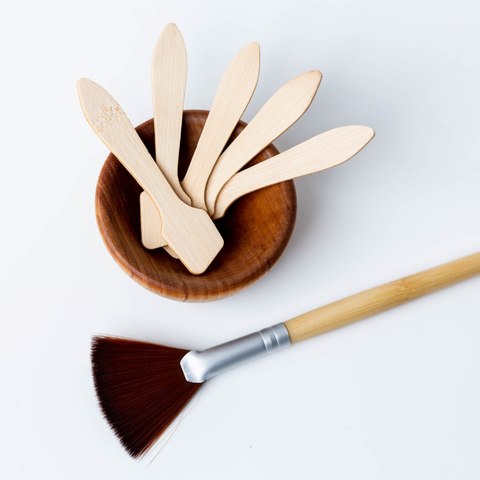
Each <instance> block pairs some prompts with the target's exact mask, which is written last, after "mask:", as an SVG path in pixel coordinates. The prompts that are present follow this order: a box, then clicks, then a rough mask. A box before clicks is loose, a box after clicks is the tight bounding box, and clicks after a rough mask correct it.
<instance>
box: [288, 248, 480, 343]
mask: <svg viewBox="0 0 480 480" xmlns="http://www.w3.org/2000/svg"><path fill="white" fill-rule="evenodd" d="M478 274H480V252H479V253H475V254H473V255H469V256H468V257H463V258H460V259H459V260H455V261H453V262H450V263H445V264H444V265H440V266H438V267H435V268H431V269H429V270H425V271H423V272H420V273H416V274H415V275H410V276H408V277H404V278H401V279H400V280H396V281H394V282H391V283H387V284H386V285H382V286H380V287H375V288H372V289H370V290H366V291H365V292H361V293H357V294H356V295H352V296H351V297H348V298H345V299H343V300H339V301H338V302H334V303H331V304H329V305H325V306H324V307H320V308H317V309H316V310H312V311H311V312H307V313H304V314H303V315H300V316H298V317H295V318H292V319H291V320H289V321H287V322H285V326H286V327H287V330H288V333H289V335H290V340H291V342H292V343H296V342H300V341H301V340H306V339H307V338H311V337H314V336H316V335H320V334H322V333H326V332H329V331H330V330H334V329H335V328H339V327H343V326H344V325H348V324H350V323H353V322H356V321H357V320H363V319H364V318H367V317H370V316H372V315H375V314H376V313H380V312H383V311H384V310H388V309H389V308H393V307H396V306H398V305H401V304H402V303H406V302H408V301H410V300H414V299H415V298H418V297H421V296H423V295H426V294H427V293H432V292H435V291H436V290H440V289H441V288H444V287H448V286H450V285H453V284H455V283H457V282H460V281H462V280H466V279H468V278H470V277H473V276H475V275H478Z"/></svg>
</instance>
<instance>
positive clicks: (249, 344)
mask: <svg viewBox="0 0 480 480" xmlns="http://www.w3.org/2000/svg"><path fill="white" fill-rule="evenodd" d="M290 343H291V342H290V336H289V335H288V331H287V327H285V325H284V324H283V323H279V324H277V325H274V326H273V327H268V328H264V329H263V330H260V331H259V332H255V333H251V334H250V335H246V336H245V337H241V338H237V339H236V340H232V341H231V342H227V343H222V344H221V345H217V346H216V347H212V348H208V349H207V350H202V351H201V352H199V351H197V350H192V351H190V352H188V353H187V354H186V355H185V356H184V357H183V358H182V360H181V362H180V365H181V367H182V370H183V374H184V375H185V378H186V379H187V381H189V382H191V383H203V382H204V381H205V380H208V379H209V378H212V377H214V376H215V375H218V374H219V373H223V372H226V371H227V370H230V369H231V368H234V367H238V366H239V365H243V364H244V363H247V362H250V361H251V360H255V359H257V358H260V357H263V356H264V355H267V354H269V353H273V352H276V351H277V350H280V349H282V348H285V347H288V346H290Z"/></svg>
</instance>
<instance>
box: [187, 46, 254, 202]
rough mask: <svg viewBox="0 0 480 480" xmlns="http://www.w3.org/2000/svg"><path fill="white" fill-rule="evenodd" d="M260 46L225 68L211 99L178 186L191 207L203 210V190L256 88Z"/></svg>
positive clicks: (247, 48) (239, 56) (238, 55)
mask: <svg viewBox="0 0 480 480" xmlns="http://www.w3.org/2000/svg"><path fill="white" fill-rule="evenodd" d="M259 70H260V47H259V46H258V43H255V42H253V43H250V44H249V45H247V46H246V47H245V48H243V49H242V50H241V51H240V52H239V53H238V54H237V56H236V57H235V58H234V59H233V60H232V62H231V63H230V65H229V66H228V68H227V70H226V72H225V74H224V75H223V77H222V80H221V82H220V85H219V87H218V90H217V93H216V94H215V98H214V100H213V104H212V107H211V109H210V113H209V115H208V119H207V122H206V123H205V127H204V129H203V132H202V135H201V136H200V140H199V142H198V145H197V148H196V150H195V153H194V155H193V158H192V161H191V163H190V166H189V168H188V170H187V173H186V175H185V178H184V179H183V181H182V187H183V189H184V190H185V192H186V193H187V195H188V196H189V197H190V198H191V200H192V205H193V206H194V207H197V208H202V209H203V210H207V206H206V204H205V188H206V185H207V181H208V178H209V176H210V174H211V172H212V169H213V167H214V165H215V162H216V161H217V159H218V157H219V156H220V153H221V152H222V150H223V147H224V146H225V144H226V143H227V141H228V139H229V138H230V135H231V134H232V132H233V129H234V128H235V127H236V125H237V123H238V121H239V120H240V117H241V116H242V114H243V112H244V111H245V109H246V108H247V105H248V103H249V102H250V99H251V98H252V95H253V92H254V91H255V87H256V86H257V81H258V74H259Z"/></svg>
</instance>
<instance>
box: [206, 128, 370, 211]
mask: <svg viewBox="0 0 480 480" xmlns="http://www.w3.org/2000/svg"><path fill="white" fill-rule="evenodd" d="M374 136H375V132H374V131H373V130H372V129H371V128H369V127H362V126H349V127H340V128H334V129H333V130H329V131H328V132H325V133H322V134H321V135H317V136H316V137H313V138H311V139H310V140H307V141H306V142H303V143H301V144H300V145H297V146H296V147H293V148H291V149H290V150H287V151H286V152H283V153H280V154H279V155H275V156H274V157H272V158H269V159H268V160H265V161H263V162H261V163H258V164H257V165H254V166H253V167H250V168H247V169H246V170H243V171H242V172H239V173H237V174H236V175H234V176H233V177H232V178H231V179H230V180H229V181H228V182H227V183H226V184H225V186H224V187H223V189H222V190H221V191H220V195H219V196H218V198H217V202H216V204H215V214H214V216H213V219H214V220H216V219H217V218H222V217H223V216H224V215H225V212H226V211H227V209H228V207H229V206H230V205H231V204H232V203H233V202H234V201H235V200H237V199H238V198H240V197H242V196H243V195H246V194H247V193H250V192H254V191H255V190H259V189H260V188H264V187H268V186H269V185H274V184H275V183H280V182H285V181H286V180H293V179H294V178H298V177H301V176H303V175H309V174H311V173H315V172H320V171H322V170H326V169H327V168H331V167H334V166H335V165H339V164H340V163H343V162H346V161H347V160H348V159H350V158H352V157H353V156H354V155H356V154H357V153H358V152H359V151H360V150H361V149H362V148H363V147H364V146H365V145H366V144H367V143H368V142H370V140H371V139H372V138H373V137H374Z"/></svg>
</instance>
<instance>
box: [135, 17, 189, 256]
mask: <svg viewBox="0 0 480 480" xmlns="http://www.w3.org/2000/svg"><path fill="white" fill-rule="evenodd" d="M186 84H187V50H186V48H185V43H184V41H183V37H182V34H181V33H180V30H179V29H178V27H177V26H176V25H175V24H174V23H169V24H168V25H167V26H166V27H165V29H164V30H163V32H162V35H161V36H160V38H159V40H158V42H157V45H156V47H155V51H154V53H153V60H152V96H153V119H154V128H155V161H156V162H157V165H158V167H159V168H160V170H161V171H162V173H163V174H164V175H165V178H166V179H167V180H168V182H169V183H170V185H171V186H172V188H173V190H174V191H175V193H176V194H177V196H178V197H179V198H180V199H181V200H183V201H184V202H185V203H186V204H187V205H191V203H192V202H191V200H190V198H189V197H188V195H187V194H186V193H185V192H184V191H183V188H182V187H181V185H180V181H179V179H178V155H179V150H180V136H181V133H182V118H183V102H184V99H185V88H186ZM140 219H141V222H140V226H141V237H142V243H143V245H144V246H145V248H149V249H151V248H158V247H159V246H163V245H166V242H165V241H164V240H163V238H162V237H161V235H160V232H161V228H162V221H161V217H160V214H159V213H158V211H157V209H156V207H155V205H154V204H153V202H152V201H151V200H150V197H149V196H148V195H147V193H146V192H142V193H141V194H140ZM159 239H161V242H159ZM159 243H160V245H159Z"/></svg>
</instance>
